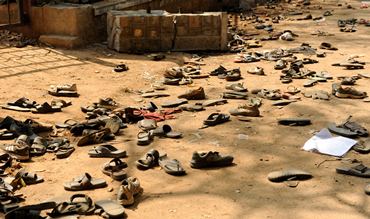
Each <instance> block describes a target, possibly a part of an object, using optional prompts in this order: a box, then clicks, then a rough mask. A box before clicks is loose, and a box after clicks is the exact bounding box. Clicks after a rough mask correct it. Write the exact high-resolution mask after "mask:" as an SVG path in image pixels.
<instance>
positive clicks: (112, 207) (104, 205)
mask: <svg viewBox="0 0 370 219" xmlns="http://www.w3.org/2000/svg"><path fill="white" fill-rule="evenodd" d="M95 206H96V207H97V208H101V209H102V210H103V211H104V213H105V214H107V216H108V218H124V215H125V208H124V207H123V206H122V205H120V204H118V203H117V202H115V201H112V200H99V201H96V202H95Z"/></svg>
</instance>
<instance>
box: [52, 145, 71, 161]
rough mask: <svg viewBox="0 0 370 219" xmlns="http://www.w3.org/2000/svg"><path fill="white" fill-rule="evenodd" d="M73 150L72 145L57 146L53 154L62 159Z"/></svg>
mask: <svg viewBox="0 0 370 219" xmlns="http://www.w3.org/2000/svg"><path fill="white" fill-rule="evenodd" d="M74 151H75V148H74V147H59V148H58V150H57V152H56V153H55V156H56V158H58V159H64V158H67V157H69V156H71V154H72V153H73V152H74Z"/></svg>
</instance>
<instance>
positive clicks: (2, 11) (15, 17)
mask: <svg viewBox="0 0 370 219" xmlns="http://www.w3.org/2000/svg"><path fill="white" fill-rule="evenodd" d="M9 6H10V7H9V11H10V22H11V23H12V24H14V23H18V22H19V12H18V5H17V4H16V3H11V4H10V5H9ZM8 18H9V17H8V6H7V5H6V4H5V5H0V25H2V24H8V23H9V22H8V21H9V20H8Z"/></svg>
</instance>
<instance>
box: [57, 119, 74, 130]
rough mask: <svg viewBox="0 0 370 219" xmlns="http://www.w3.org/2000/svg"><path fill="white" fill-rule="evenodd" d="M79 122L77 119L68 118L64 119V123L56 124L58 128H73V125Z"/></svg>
mask: <svg viewBox="0 0 370 219" xmlns="http://www.w3.org/2000/svg"><path fill="white" fill-rule="evenodd" d="M78 124H79V122H78V121H77V120H74V119H67V120H66V121H64V122H63V123H56V124H55V127H57V128H67V129H70V128H72V127H73V126H76V125H78Z"/></svg>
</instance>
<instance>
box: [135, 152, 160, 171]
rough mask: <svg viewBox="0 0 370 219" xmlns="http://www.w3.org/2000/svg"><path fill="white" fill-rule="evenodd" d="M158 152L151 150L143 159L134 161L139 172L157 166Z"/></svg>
mask: <svg viewBox="0 0 370 219" xmlns="http://www.w3.org/2000/svg"><path fill="white" fill-rule="evenodd" d="M158 158H159V152H158V151H157V150H154V149H151V150H150V151H148V152H147V153H146V154H145V157H143V158H141V159H139V160H137V161H136V166H137V168H138V169H140V170H147V169H150V168H152V167H155V166H157V165H158Z"/></svg>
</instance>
